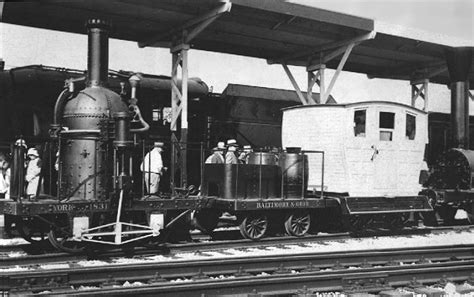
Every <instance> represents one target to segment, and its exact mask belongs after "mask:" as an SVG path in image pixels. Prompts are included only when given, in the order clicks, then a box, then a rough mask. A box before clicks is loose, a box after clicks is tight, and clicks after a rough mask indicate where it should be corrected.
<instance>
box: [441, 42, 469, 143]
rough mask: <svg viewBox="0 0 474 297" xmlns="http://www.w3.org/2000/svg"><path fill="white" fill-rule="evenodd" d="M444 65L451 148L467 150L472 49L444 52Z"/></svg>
mask: <svg viewBox="0 0 474 297" xmlns="http://www.w3.org/2000/svg"><path fill="white" fill-rule="evenodd" d="M445 54H446V63H447V65H448V71H449V78H450V80H451V83H450V86H449V87H450V89H451V129H452V133H453V138H452V141H453V143H452V147H455V148H463V149H469V81H468V75H469V71H470V69H471V64H472V49H470V48H468V47H458V48H450V49H448V50H446V52H445Z"/></svg>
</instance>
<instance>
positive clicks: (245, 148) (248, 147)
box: [244, 145, 252, 151]
mask: <svg viewBox="0 0 474 297" xmlns="http://www.w3.org/2000/svg"><path fill="white" fill-rule="evenodd" d="M251 150H252V146H250V145H244V151H251Z"/></svg>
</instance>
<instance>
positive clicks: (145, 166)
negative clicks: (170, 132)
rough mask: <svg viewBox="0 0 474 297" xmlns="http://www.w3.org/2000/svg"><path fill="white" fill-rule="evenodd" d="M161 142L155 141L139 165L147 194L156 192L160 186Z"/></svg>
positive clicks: (161, 166) (161, 167)
mask: <svg viewBox="0 0 474 297" xmlns="http://www.w3.org/2000/svg"><path fill="white" fill-rule="evenodd" d="M162 151H163V142H155V144H154V147H153V149H152V150H151V151H150V152H149V153H148V154H146V156H145V158H144V159H143V162H142V164H141V165H140V170H141V171H142V172H143V173H144V181H145V185H146V189H147V192H148V194H156V193H158V188H159V187H160V178H161V175H162V172H163V169H165V170H166V168H164V167H163V159H162V158H161V152H162Z"/></svg>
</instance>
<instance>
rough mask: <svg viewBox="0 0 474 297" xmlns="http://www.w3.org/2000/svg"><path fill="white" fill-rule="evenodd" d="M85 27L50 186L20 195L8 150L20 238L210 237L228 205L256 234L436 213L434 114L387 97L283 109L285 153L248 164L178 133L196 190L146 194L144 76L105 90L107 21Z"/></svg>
mask: <svg viewBox="0 0 474 297" xmlns="http://www.w3.org/2000/svg"><path fill="white" fill-rule="evenodd" d="M87 28H88V36H89V51H88V52H89V56H88V71H87V79H86V81H85V88H84V89H81V90H79V91H78V87H77V86H78V83H77V81H75V80H68V82H67V88H65V89H64V91H63V92H62V93H61V94H60V95H59V97H58V99H57V101H56V103H55V108H54V120H53V124H52V125H51V128H50V141H49V142H48V144H47V145H45V147H46V148H47V149H46V150H45V152H47V153H46V154H45V155H48V158H47V160H45V162H44V163H45V165H44V166H43V168H42V178H43V179H45V180H46V179H47V180H48V183H49V184H50V187H49V190H48V191H44V192H45V194H42V193H40V191H39V190H38V192H37V195H36V196H34V197H30V198H27V197H26V196H25V193H24V172H23V171H24V165H23V164H24V157H25V147H24V146H23V145H22V141H19V142H17V143H16V145H15V146H14V148H13V163H12V167H11V169H12V174H11V175H12V180H11V198H12V199H13V200H12V201H8V202H5V205H4V213H5V215H7V216H9V217H10V218H11V219H13V220H14V221H15V224H16V227H17V229H18V230H19V232H20V233H21V234H22V236H23V237H24V238H25V239H27V240H29V241H31V242H35V241H37V240H42V239H46V238H47V239H48V240H49V242H50V243H51V245H52V246H54V247H55V248H57V249H58V250H62V251H66V252H70V253H75V252H81V251H83V249H84V248H85V247H87V246H88V245H90V244H105V245H127V244H132V243H140V244H141V243H143V242H146V243H152V244H157V243H158V244H159V243H161V242H164V241H167V240H173V238H174V237H175V236H178V235H176V234H179V233H183V231H184V233H186V232H187V231H188V229H189V228H190V225H194V226H195V227H196V228H199V229H201V230H202V231H204V232H207V233H212V231H213V229H214V228H215V227H216V226H217V223H218V221H219V217H220V216H221V214H222V213H224V212H228V213H229V214H231V215H233V216H235V218H236V220H235V222H236V224H237V225H238V226H239V228H240V231H241V234H242V235H243V236H244V237H245V238H249V239H252V240H258V239H260V238H262V237H263V236H265V235H267V234H269V233H271V232H279V231H282V230H283V231H284V232H286V233H287V234H289V235H292V236H303V235H305V234H306V233H307V232H308V231H310V229H311V228H313V229H320V228H321V227H320V226H315V225H317V224H318V223H320V222H321V221H322V220H324V219H321V218H322V217H324V215H327V214H330V215H329V217H330V218H329V219H328V220H332V221H333V222H334V221H336V222H344V223H345V224H346V225H347V226H349V227H350V228H351V229H353V230H361V229H363V228H365V227H366V226H367V225H368V224H371V223H373V222H377V223H381V224H385V226H386V227H389V228H400V227H403V225H404V223H405V222H406V221H407V219H408V217H409V216H410V214H411V213H430V212H432V210H433V208H432V205H431V204H430V201H429V196H428V195H418V192H419V191H420V190H421V185H419V184H418V183H417V180H418V173H419V171H420V169H422V166H423V153H424V147H425V145H426V143H427V142H428V138H427V114H426V113H425V112H423V111H420V110H417V109H415V108H413V107H410V106H406V105H402V104H396V103H391V102H368V103H367V102H365V103H357V104H345V105H344V104H334V105H317V106H311V107H308V106H297V107H288V108H287V109H285V110H284V111H283V124H282V145H283V147H285V148H286V149H273V150H271V151H255V152H253V153H251V154H250V155H249V158H248V162H247V163H246V164H204V154H205V150H204V148H205V146H204V145H203V144H202V143H191V142H189V143H187V144H186V145H185V146H184V147H181V146H180V145H179V144H180V143H176V142H175V141H171V142H170V143H169V145H170V147H171V154H172V155H173V157H172V158H171V159H172V160H176V159H177V158H180V157H181V156H183V155H185V156H187V158H189V159H192V160H194V162H195V164H194V165H195V166H190V167H191V168H195V172H194V173H192V172H191V175H194V180H195V181H196V185H200V187H199V188H198V187H192V186H186V187H176V186H175V185H174V184H171V185H170V188H169V190H168V191H166V192H165V193H154V194H150V193H146V191H145V186H144V184H143V183H144V181H143V180H144V178H143V173H141V171H140V170H139V164H140V163H141V161H142V160H143V159H144V155H145V153H146V152H147V151H149V150H150V149H151V148H152V147H153V145H152V142H150V141H147V139H146V137H143V134H144V133H146V130H147V129H148V127H147V124H146V121H144V120H143V118H142V117H141V112H140V108H139V107H138V104H137V103H138V99H137V98H136V85H137V78H136V77H133V76H132V77H131V79H130V85H131V88H132V90H131V92H130V97H128V98H127V96H126V95H125V92H122V93H121V95H119V94H117V93H115V92H114V91H112V90H111V89H109V88H108V87H107V80H108V67H107V66H108V65H107V64H108V54H107V52H108V28H109V24H108V23H107V22H105V21H102V20H96V19H94V20H89V21H88V23H87ZM314 119H317V121H316V122H315V121H314ZM334 119H338V121H334ZM347 143H351V144H350V145H347ZM183 150H186V151H189V154H188V153H186V154H183ZM56 161H57V164H58V170H57V172H56V171H55V168H54V163H55V162H56ZM381 170H382V171H383V174H381V173H380V172H381ZM170 174H171V175H175V172H171V173H170ZM180 174H182V173H180ZM400 185H403V187H402V186H400ZM191 217H192V218H191Z"/></svg>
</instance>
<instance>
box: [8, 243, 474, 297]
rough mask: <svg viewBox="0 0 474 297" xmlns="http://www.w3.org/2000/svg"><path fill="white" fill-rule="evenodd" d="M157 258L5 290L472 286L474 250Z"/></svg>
mask: <svg viewBox="0 0 474 297" xmlns="http://www.w3.org/2000/svg"><path fill="white" fill-rule="evenodd" d="M156 260H157V261H155V262H152V263H146V262H139V263H127V264H119V265H105V266H102V265H101V266H88V267H77V266H74V265H70V267H66V268H65V267H58V268H54V269H47V270H45V269H35V270H26V271H18V272H11V273H8V274H6V275H4V276H3V277H2V284H3V287H1V288H0V290H3V291H4V292H9V293H10V294H11V295H12V296H14V295H24V294H31V293H39V292H48V295H55V294H57V295H62V294H75V295H102V294H113V295H131V294H134V295H139V296H144V295H153V296H157V295H163V296H169V295H175V296H177V295H179V296H199V295H201V294H206V295H216V294H219V295H225V294H245V293H247V294H248V293H252V292H258V293H265V294H269V293H272V294H276V293H278V294H292V293H295V292H298V291H301V290H306V291H307V292H314V291H315V290H316V291H319V292H324V291H332V292H335V291H337V292H372V293H377V292H380V291H384V290H391V289H393V288H396V287H410V286H411V287H413V288H418V289H420V288H425V289H428V288H426V286H428V285H431V284H434V283H436V282H439V283H443V282H448V281H450V282H455V283H463V282H466V281H467V282H470V283H471V284H473V285H474V273H473V271H474V245H458V246H453V245H450V246H438V247H418V248H400V249H387V250H372V251H351V252H326V253H321V252H314V251H313V252H310V253H303V254H293V255H292V256H282V255H270V256H265V255H263V256H248V255H246V256H242V257H233V258H226V257H223V256H222V255H221V257H219V256H217V255H216V254H214V255H213V256H211V257H208V258H206V259H200V260H179V259H177V260H176V261H168V262H161V261H160V260H159V258H157V259H156ZM467 289H469V287H467ZM472 292H474V287H472Z"/></svg>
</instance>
